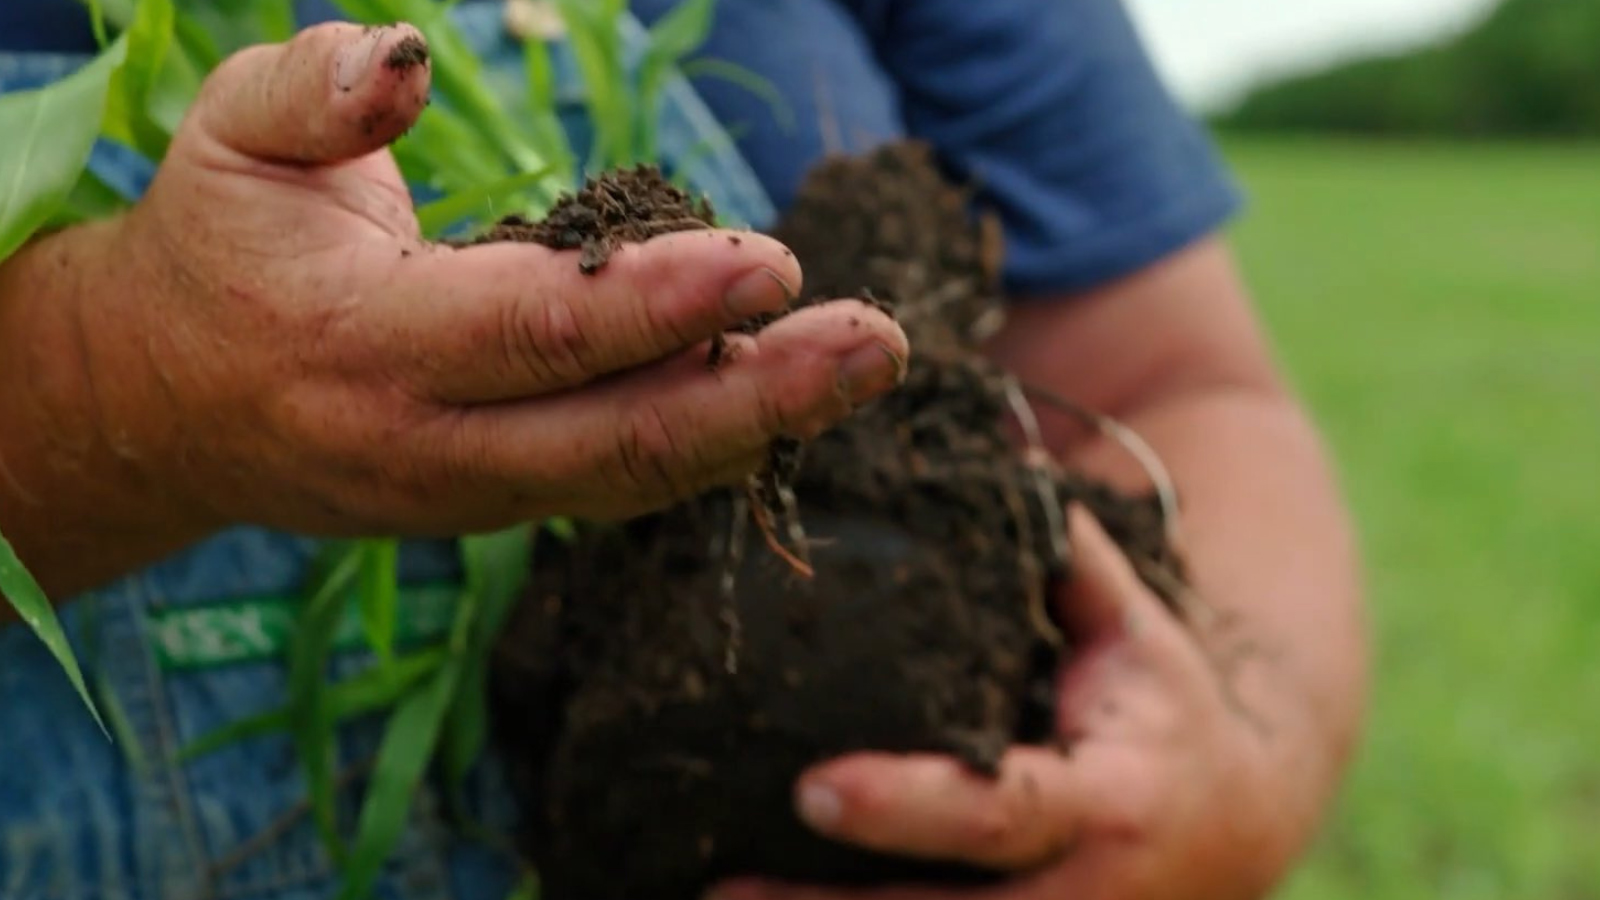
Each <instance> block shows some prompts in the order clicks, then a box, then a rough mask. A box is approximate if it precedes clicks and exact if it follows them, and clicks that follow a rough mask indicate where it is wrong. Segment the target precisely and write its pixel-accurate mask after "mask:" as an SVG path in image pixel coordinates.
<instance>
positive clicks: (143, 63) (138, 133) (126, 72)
mask: <svg viewBox="0 0 1600 900" xmlns="http://www.w3.org/2000/svg"><path fill="white" fill-rule="evenodd" d="M173 18H174V12H173V8H172V0H140V3H139V6H138V8H137V9H136V10H135V12H134V17H133V23H132V24H131V25H129V26H128V30H127V31H126V32H124V37H126V38H127V41H128V52H127V59H126V61H125V62H124V63H123V64H122V65H121V66H118V67H117V72H116V74H115V75H113V76H112V79H111V88H110V90H109V91H108V94H107V98H106V110H105V115H104V121H103V122H102V123H101V131H102V134H104V135H105V136H106V137H109V138H111V139H112V140H115V141H119V142H121V143H123V144H126V145H128V146H130V147H133V148H134V149H136V150H138V151H139V152H140V153H143V154H144V155H145V157H146V158H148V159H153V160H159V159H161V158H162V157H163V156H165V155H166V152H167V144H168V143H169V142H170V141H171V139H172V136H171V135H170V134H168V133H167V131H166V130H165V129H163V128H162V127H161V126H160V125H158V124H156V122H155V120H154V119H153V118H151V115H150V99H151V97H152V96H153V95H154V93H155V87H156V84H157V82H158V80H159V79H160V76H161V72H162V68H163V65H164V64H165V62H166V60H167V51H168V49H169V48H170V47H171V46H172V34H173V27H174V24H173Z"/></svg>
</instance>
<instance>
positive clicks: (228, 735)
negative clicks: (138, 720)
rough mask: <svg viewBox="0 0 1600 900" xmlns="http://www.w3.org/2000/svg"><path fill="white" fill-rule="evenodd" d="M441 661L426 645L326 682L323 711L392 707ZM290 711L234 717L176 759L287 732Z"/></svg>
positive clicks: (337, 716)
mask: <svg viewBox="0 0 1600 900" xmlns="http://www.w3.org/2000/svg"><path fill="white" fill-rule="evenodd" d="M444 660H445V649H444V648H443V647H429V648H427V649H424V650H419V651H417V652H416V653H410V654H406V655H403V656H397V657H395V658H394V662H393V663H391V664H390V665H387V666H372V667H370V668H367V669H363V670H362V671H361V672H358V673H357V674H355V675H352V676H351V677H349V678H347V679H345V680H344V681H340V682H335V683H334V684H330V685H327V686H326V687H325V688H324V690H326V691H327V695H328V696H327V701H328V705H327V710H328V713H329V715H330V716H331V718H332V719H333V721H334V722H335V723H340V722H344V721H346V720H348V719H351V718H354V717H355V716H359V715H364V714H366V713H369V712H374V711H376V710H380V709H384V708H386V707H389V706H393V705H394V704H395V703H397V702H398V701H399V700H400V698H401V697H403V696H405V695H406V693H407V692H409V691H410V690H411V688H412V687H414V686H415V685H416V684H417V683H418V682H420V681H421V680H422V679H423V678H425V677H427V676H428V675H431V674H433V673H434V672H435V671H437V670H438V668H439V666H440V665H441V664H442V663H443V662H444ZM293 723H294V713H293V710H292V709H291V708H290V707H289V706H287V705H285V706H281V707H279V708H277V709H274V710H269V711H267V712H264V713H260V714H259V715H254V716H250V717H249V718H245V719H237V720H235V721H232V722H229V723H228V724H226V725H223V726H222V727H220V728H217V729H215V730H213V731H210V732H207V733H206V734H204V735H202V736H200V737H199V738H197V739H196V740H194V741H193V742H191V743H190V744H189V745H188V746H186V747H184V748H183V750H182V751H181V752H180V753H179V754H178V759H179V761H180V762H187V761H188V760H191V759H198V758H200V757H202V756H206V755H208V754H211V753H215V752H216V751H218V750H221V749H222V748H223V747H226V746H229V745H230V744H236V743H238V742H240V741H245V740H249V739H251V738H255V737H260V736H262V735H266V734H273V733H276V732H281V731H288V730H289V729H290V728H291V727H292V726H293Z"/></svg>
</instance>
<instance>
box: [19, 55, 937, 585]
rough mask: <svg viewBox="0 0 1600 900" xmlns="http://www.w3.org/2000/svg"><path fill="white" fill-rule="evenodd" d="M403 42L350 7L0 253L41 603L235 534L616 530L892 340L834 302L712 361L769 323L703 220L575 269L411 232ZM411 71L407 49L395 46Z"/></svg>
mask: <svg viewBox="0 0 1600 900" xmlns="http://www.w3.org/2000/svg"><path fill="white" fill-rule="evenodd" d="M420 41H421V38H420V35H419V34H418V33H417V32H416V31H415V30H414V29H412V28H409V27H407V26H397V27H393V28H383V29H374V30H371V31H365V32H364V31H363V30H362V29H360V28H358V27H355V26H351V25H345V24H334V25H326V26H320V27H317V28H313V29H310V30H307V31H306V32H303V33H302V34H300V35H299V36H298V37H297V38H295V39H294V40H293V41H291V42H289V43H287V44H284V45H273V46H261V47H255V48H251V49H248V50H246V51H243V52H241V53H239V54H238V55H236V56H234V57H233V58H231V59H229V60H228V61H227V62H226V63H225V64H224V65H223V66H221V67H220V68H219V69H218V70H217V71H216V72H214V73H213V74H212V75H211V76H210V78H209V79H208V80H207V81H206V83H205V85H204V88H203V91H202V95H201V97H200V98H199V100H198V101H197V103H196V105H195V106H194V108H193V109H192V110H191V111H190V113H189V115H188V116H187V118H186V120H185V122H184V124H183V126H182V128H181V130H180V132H179V134H178V135H177V136H176V139H175V140H174V142H173V144H172V147H171V151H170V153H169V155H168V157H167V158H166V159H165V160H164V162H163V165H162V167H161V170H160V172H159V174H158V176H157V178H156V180H155V182H154V184H153V185H152V187H151V189H150V191H149V193H148V195H147V196H146V197H145V198H144V199H143V200H142V201H141V202H140V203H139V204H138V205H137V206H136V207H135V208H134V209H133V210H132V211H131V212H129V213H128V214H126V215H124V216H121V217H119V218H116V219H114V220H111V221H108V222H102V223H96V224H92V225H88V226H84V227H79V228H74V229H70V230H68V231H65V232H62V233H60V234H57V235H53V236H50V237H48V238H44V239H41V240H39V241H37V242H35V243H34V244H32V245H30V246H29V247H27V248H26V249H25V250H24V251H22V252H21V253H19V254H18V255H17V256H15V257H14V258H13V259H11V260H8V261H7V262H6V264H5V266H4V267H0V341H3V342H4V347H3V348H0V349H3V350H4V352H0V384H5V385H7V389H6V391H5V393H4V395H3V396H0V416H3V418H4V421H6V422H8V423H12V425H13V426H19V425H21V426H25V427H24V428H22V429H21V430H13V432H12V433H11V434H9V435H7V436H6V437H5V438H3V439H0V501H4V502H0V529H3V530H4V532H5V533H6V534H7V535H8V536H10V537H11V539H12V540H13V542H14V543H15V544H16V545H17V547H18V550H19V552H21V553H22V555H23V558H24V561H25V562H27V563H28V564H29V565H30V567H31V568H33V569H34V570H35V572H36V573H37V574H38V575H39V576H40V578H41V580H42V581H43V582H44V583H45V584H46V586H47V587H48V588H50V589H52V592H53V593H55V594H58V595H59V594H61V593H63V592H69V591H73V590H76V589H80V588H84V587H87V586H90V585H92V584H94V583H96V582H98V581H101V580H104V579H107V578H110V577H113V576H115V575H119V574H122V573H124V572H127V571H130V570H132V569H134V568H137V567H138V566H139V565H140V564H142V563H145V562H148V561H150V560H151V559H154V558H156V557H158V556H160V555H161V554H164V553H166V552H170V551H171V550H173V549H177V548H178V547H181V546H182V545H184V544H186V543H188V542H191V541H194V540H197V539H199V538H202V537H204V536H205V535H206V534H208V533H210V532H212V531H215V530H217V529H220V528H223V527H227V526H230V525H235V524H259V525H265V526H271V527H276V528H280V529H284V530H290V531H294V532H298V533H310V534H336V535H360V534H370V533H396V534H405V535H450V534H456V533H462V532H467V531H477V530H482V529H488V528H494V527H500V526H504V525H509V524H512V523H514V522H517V521H523V520H528V519H531V518H535V517H540V516H545V515H550V514H562V513H564V514H575V515H584V516H591V517H613V516H622V515H628V514H635V513H640V512H644V511H647V510H649V509H653V508H657V507H660V506H664V505H667V504H668V503H670V502H672V501H673V500H675V499H677V498H680V497H683V496H685V495H688V494H690V493H693V492H696V491H698V490H701V489H704V488H705V487H708V486H710V485H712V484H716V483H726V482H731V481H734V480H735V479H737V478H738V477H740V476H742V475H744V474H745V473H748V472H749V471H752V470H753V469H755V468H756V467H757V466H758V465H759V464H760V463H761V460H762V454H763V450H764V448H765V447H766V445H767V444H768V443H769V442H770V441H771V440H772V439H773V438H774V437H777V436H779V435H793V436H797V437H802V438H803V437H807V436H810V435H813V434H815V433H817V432H819V431H820V430H822V429H823V428H825V427H827V426H828V425H831V424H832V423H834V422H836V421H838V420H839V419H840V418H842V417H843V416H845V415H847V414H848V413H849V411H850V410H851V409H852V408H853V407H854V406H855V405H856V404H859V403H861V402H863V401H865V400H866V399H869V398H870V397H872V396H875V395H876V394H878V393H881V392H882V391H884V390H887V389H889V388H890V387H892V386H893V384H894V383H895V381H896V379H897V378H898V377H899V371H900V368H901V364H902V361H903V360H904V358H905V357H906V355H907V353H908V352H909V349H908V347H907V345H906V341H905V336H904V334H903V333H902V332H901V331H900V330H899V329H898V327H897V326H895V325H894V324H893V323H892V322H890V321H889V320H888V319H887V318H886V317H885V316H883V315H882V314H881V313H879V312H877V311H875V310H873V309H871V308H869V307H867V306H866V305H863V304H861V303H858V302H854V301H841V302H837V303H833V304H828V305H826V306H822V307H818V308H815V309H808V310H806V311H804V312H802V313H800V314H798V315H794V316H791V317H788V318H786V319H784V320H783V321H782V322H781V323H780V324H778V325H777V326H775V327H773V328H771V329H769V330H767V331H765V332H763V333H762V334H761V335H760V336H759V337H756V338H747V337H739V338H732V337H730V338H729V340H730V341H738V342H740V343H741V344H743V346H741V347H740V348H739V351H740V352H738V353H737V355H736V360H737V361H736V362H735V363H733V364H730V365H727V366H724V367H723V368H722V369H721V370H720V371H718V372H717V373H715V374H713V373H711V372H708V371H707V370H706V369H705V367H704V366H703V365H702V364H701V361H703V359H704V358H705V352H706V347H707V346H708V342H709V341H710V340H711V339H712V338H713V337H714V336H715V335H717V334H719V333H721V332H722V331H723V330H724V329H726V328H729V327H731V326H732V325H734V324H735V323H737V322H739V321H741V320H744V319H746V318H748V317H750V316H752V315H754V314H757V313H761V312H769V311H773V310H776V309H779V308H781V307H782V306H783V305H784V304H785V303H786V302H787V299H788V297H789V296H790V295H792V294H793V293H794V292H795V291H798V290H799V289H800V285H801V282H802V273H801V272H800V271H799V268H798V266H797V264H796V263H795V261H794V259H793V257H792V256H791V255H790V254H788V252H787V251H786V250H785V249H784V248H783V247H782V246H781V245H779V244H778V243H776V242H774V241H772V240H769V239H766V238H762V237H759V236H756V235H749V234H741V235H740V237H741V239H740V240H738V241H730V240H728V239H727V237H728V235H727V234H726V233H723V232H717V231H700V232H695V233H686V234H677V235H669V236H664V237H661V238H658V239H655V240H652V241H650V242H648V243H646V244H641V245H633V246H629V247H626V248H624V249H623V250H622V251H621V252H619V253H617V254H616V256H615V257H614V258H613V259H612V260H611V262H610V264H609V265H608V266H607V267H606V268H605V269H604V270H603V271H602V272H601V273H599V274H597V275H595V276H593V277H588V276H584V275H582V274H580V272H579V270H578V260H577V255H576V254H575V253H557V252H554V251H551V250H548V249H546V248H543V247H539V246H533V245H506V244H502V245H487V246H479V247H472V248H467V249H455V248H450V247H443V246H436V245H432V244H428V243H426V242H424V241H423V240H421V239H420V237H419V234H418V225H417V221H416V218H415V216H414V214H413V212H412V207H411V203H410V200H409V197H408V195H407V192H406V190H405V187H404V185H403V183H402V180H401V177H400V174H399V171H398V169H397V167H396V165H395V163H394V160H393V159H392V157H391V156H390V154H389V153H388V151H387V149H386V145H387V144H388V143H389V142H390V141H392V140H393V139H395V138H396V137H397V136H399V135H400V134H401V133H403V132H404V131H405V129H406V128H408V127H409V126H410V125H411V123H412V122H413V121H414V120H415V119H416V117H417V116H418V115H419V114H420V112H421V111H422V109H423V107H424V105H425V102H426V99H427V96H428V89H429V77H430V76H429V66H428V64H427V62H426V60H425V54H420V53H417V52H411V53H410V54H406V53H399V54H397V53H396V51H397V49H409V50H412V51H416V50H419V49H421V48H422V47H423V46H424V45H422V44H420ZM419 56H420V57H423V58H422V59H421V60H420V61H419V60H418V57H419Z"/></svg>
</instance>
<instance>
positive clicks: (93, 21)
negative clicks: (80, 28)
mask: <svg viewBox="0 0 1600 900" xmlns="http://www.w3.org/2000/svg"><path fill="white" fill-rule="evenodd" d="M85 5H86V6H88V7H89V27H90V28H92V29H93V30H94V43H95V46H97V47H99V48H100V49H102V50H104V49H105V48H106V45H107V44H109V43H111V38H110V37H108V36H107V34H106V9H105V7H104V6H101V5H100V0H87V2H86V3H85Z"/></svg>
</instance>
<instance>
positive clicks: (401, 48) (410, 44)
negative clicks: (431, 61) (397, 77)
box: [383, 37, 428, 71]
mask: <svg viewBox="0 0 1600 900" xmlns="http://www.w3.org/2000/svg"><path fill="white" fill-rule="evenodd" d="M427 62H428V45H427V44H425V43H423V42H422V41H421V39H419V38H415V37H408V38H406V39H405V40H402V41H401V42H400V43H398V44H395V45H394V49H393V50H390V51H389V56H388V57H387V58H386V59H384V61H383V64H384V65H386V66H388V67H389V68H391V69H394V70H395V71H403V70H405V69H410V68H413V67H415V66H421V65H426V64H427Z"/></svg>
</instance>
